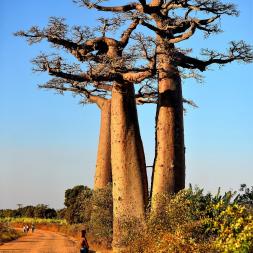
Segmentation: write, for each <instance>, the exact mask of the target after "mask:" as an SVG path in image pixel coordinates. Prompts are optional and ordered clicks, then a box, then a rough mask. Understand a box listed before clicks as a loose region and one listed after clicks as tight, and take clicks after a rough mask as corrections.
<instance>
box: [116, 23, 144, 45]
mask: <svg viewBox="0 0 253 253" xmlns="http://www.w3.org/2000/svg"><path fill="white" fill-rule="evenodd" d="M139 22H140V20H139V19H138V18H136V19H135V20H134V21H133V22H132V23H131V24H130V26H129V27H128V29H127V30H125V31H124V32H123V33H122V35H121V40H120V43H121V46H122V47H123V48H124V47H125V46H126V45H127V43H128V41H129V38H130V36H131V34H132V32H133V30H134V29H135V28H136V27H137V25H138V24H139Z"/></svg>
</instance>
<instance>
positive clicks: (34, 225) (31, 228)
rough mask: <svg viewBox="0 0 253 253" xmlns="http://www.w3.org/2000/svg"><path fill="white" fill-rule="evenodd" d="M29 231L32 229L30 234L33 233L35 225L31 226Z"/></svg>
mask: <svg viewBox="0 0 253 253" xmlns="http://www.w3.org/2000/svg"><path fill="white" fill-rule="evenodd" d="M31 229H32V233H33V232H34V230H35V225H34V224H32V227H31Z"/></svg>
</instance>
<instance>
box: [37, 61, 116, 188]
mask: <svg viewBox="0 0 253 253" xmlns="http://www.w3.org/2000/svg"><path fill="white" fill-rule="evenodd" d="M35 61H36V60H35ZM39 87H40V88H43V89H53V90H55V91H57V93H59V94H63V93H64V92H71V93H72V94H73V95H75V96H76V95H79V96H81V100H80V103H82V104H87V103H89V104H90V103H92V104H96V105H97V107H98V108H99V109H100V132H99V142H98V150H97V160H96V170H95V177H94V190H97V189H102V188H105V187H106V186H107V185H108V184H109V183H112V169H111V129H110V126H111V100H110V98H108V97H110V93H111V85H110V84H105V83H103V84H101V83H96V82H94V83H93V87H92V88H91V87H88V88H87V87H85V85H83V84H82V83H78V82H75V81H74V82H73V81H71V80H67V79H62V78H53V79H52V80H50V81H48V82H47V83H46V84H42V85H39Z"/></svg>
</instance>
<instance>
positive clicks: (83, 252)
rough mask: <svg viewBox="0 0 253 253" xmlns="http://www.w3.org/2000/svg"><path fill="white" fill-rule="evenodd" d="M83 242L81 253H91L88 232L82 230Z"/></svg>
mask: <svg viewBox="0 0 253 253" xmlns="http://www.w3.org/2000/svg"><path fill="white" fill-rule="evenodd" d="M81 232H82V242H81V249H80V253H88V252H89V244H88V241H87V239H86V230H82V231H81Z"/></svg>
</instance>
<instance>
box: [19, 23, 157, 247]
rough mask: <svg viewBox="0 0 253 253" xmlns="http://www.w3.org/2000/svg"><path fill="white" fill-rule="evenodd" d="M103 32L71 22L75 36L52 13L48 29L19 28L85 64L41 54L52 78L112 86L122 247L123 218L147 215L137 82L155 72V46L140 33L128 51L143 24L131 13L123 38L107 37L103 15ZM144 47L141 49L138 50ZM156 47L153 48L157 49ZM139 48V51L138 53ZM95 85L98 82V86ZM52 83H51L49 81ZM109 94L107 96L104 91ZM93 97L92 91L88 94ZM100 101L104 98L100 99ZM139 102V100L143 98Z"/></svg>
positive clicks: (38, 66)
mask: <svg viewBox="0 0 253 253" xmlns="http://www.w3.org/2000/svg"><path fill="white" fill-rule="evenodd" d="M102 22H103V26H102V28H103V29H102V37H101V36H100V37H96V36H94V35H91V33H89V32H87V31H89V30H88V29H85V30H84V29H82V28H81V27H73V28H72V30H71V32H72V35H73V36H74V39H73V38H69V37H68V34H69V31H68V30H69V29H68V27H67V25H66V24H65V23H64V20H62V19H57V18H51V19H50V22H49V25H48V26H47V27H46V28H44V29H39V28H38V27H32V28H31V29H30V30H28V31H26V32H25V31H20V32H18V33H16V35H18V36H22V37H25V38H27V40H28V42H29V43H30V44H33V43H37V42H40V41H41V40H47V41H48V42H50V43H51V44H52V45H53V46H55V47H59V48H64V49H66V50H67V51H68V52H70V53H71V54H72V55H73V56H75V58H76V59H77V60H78V61H79V62H81V63H82V65H83V66H82V67H83V69H84V68H85V70H83V69H82V68H81V66H80V64H77V63H73V64H68V63H67V62H66V61H65V60H63V58H62V57H60V56H55V55H53V56H47V55H45V54H42V55H39V56H38V57H37V58H36V59H35V60H34V61H33V63H34V64H35V68H34V70H35V71H42V72H48V73H49V74H50V75H52V76H54V77H55V78H56V79H53V80H51V85H52V83H55V82H58V81H57V80H60V82H61V83H71V84H72V85H74V87H76V86H77V84H78V85H82V86H83V87H85V89H86V92H87V91H88V90H89V89H88V88H87V87H93V88H95V90H93V92H97V94H99V95H100V96H101V94H102V95H103V93H100V92H101V91H100V89H102V90H103V87H102V85H101V86H100V87H98V86H96V84H97V83H105V82H106V83H110V85H111V119H110V135H111V137H110V139H111V164H112V178H113V212H114V213H113V217H114V223H113V226H114V237H113V244H114V248H117V247H119V248H120V247H121V245H122V243H121V240H122V233H123V230H122V229H123V224H122V222H123V220H124V219H126V217H127V218H136V219H140V220H143V219H144V216H145V208H146V206H147V202H148V183H147V174H146V164H145V156H144V150H143V144H142V140H141V136H140V130H139V124H138V117H137V110H136V97H135V91H134V84H135V83H141V82H143V81H144V80H145V79H146V78H151V77H152V76H154V75H155V73H156V72H155V66H156V64H155V59H156V55H155V54H156V53H155V50H152V52H150V51H149V50H148V49H147V47H146V46H147V44H148V43H146V42H145V41H144V39H143V37H140V36H136V39H135V40H136V41H137V44H136V45H135V47H134V48H133V47H132V48H130V51H126V52H125V51H123V50H124V49H125V47H126V46H127V44H128V41H129V38H130V35H131V34H132V32H133V31H134V29H135V28H136V26H137V25H138V24H139V19H138V18H133V20H132V21H131V23H130V25H129V27H128V28H127V29H126V30H125V31H124V32H123V33H122V35H121V38H120V39H119V40H116V39H115V38H111V37H107V36H106V34H105V33H106V31H107V29H108V28H110V26H111V24H112V25H114V23H112V22H109V21H108V20H104V19H102ZM138 47H139V48H140V50H136V49H138ZM153 51H154V52H153ZM140 52H143V53H141V55H140ZM143 55H144V57H145V60H146V62H147V64H146V65H145V66H143V65H141V66H140V65H138V66H135V59H139V58H140V57H141V58H143ZM94 85H95V86H94ZM44 87H48V88H49V85H45V86H44ZM104 96H105V97H106V95H104ZM86 97H87V98H89V99H90V100H94V94H93V95H92V93H91V91H90V94H88V95H87V94H86ZM96 100H97V101H98V97H96ZM99 100H100V99H99ZM138 101H141V99H140V97H139V98H138Z"/></svg>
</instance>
